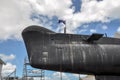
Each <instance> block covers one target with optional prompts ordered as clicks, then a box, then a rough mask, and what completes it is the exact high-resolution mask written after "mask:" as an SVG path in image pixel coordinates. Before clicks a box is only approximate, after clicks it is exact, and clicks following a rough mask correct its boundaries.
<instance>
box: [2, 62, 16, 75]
mask: <svg viewBox="0 0 120 80" xmlns="http://www.w3.org/2000/svg"><path fill="white" fill-rule="evenodd" d="M15 69H16V65H13V64H11V63H6V65H3V68H2V75H3V76H8V75H9V74H10V73H12V72H13V71H15Z"/></svg>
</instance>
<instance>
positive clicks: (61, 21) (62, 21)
mask: <svg viewBox="0 0 120 80" xmlns="http://www.w3.org/2000/svg"><path fill="white" fill-rule="evenodd" d="M58 23H63V24H64V25H65V27H64V34H66V21H65V20H59V21H58Z"/></svg>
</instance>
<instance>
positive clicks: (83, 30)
mask: <svg viewBox="0 0 120 80" xmlns="http://www.w3.org/2000/svg"><path fill="white" fill-rule="evenodd" d="M86 31H87V29H81V30H80V31H79V32H80V33H82V32H86Z"/></svg>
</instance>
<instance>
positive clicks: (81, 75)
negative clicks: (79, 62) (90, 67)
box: [73, 74, 88, 78]
mask: <svg viewBox="0 0 120 80" xmlns="http://www.w3.org/2000/svg"><path fill="white" fill-rule="evenodd" d="M73 76H75V77H79V76H80V78H85V77H87V76H88V75H85V74H73Z"/></svg>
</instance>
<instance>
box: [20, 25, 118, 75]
mask: <svg viewBox="0 0 120 80" xmlns="http://www.w3.org/2000/svg"><path fill="white" fill-rule="evenodd" d="M22 36H23V39H24V42H25V45H26V49H27V52H28V57H29V61H30V64H31V66H33V67H35V68H40V69H46V70H54V71H63V72H71V73H79V74H80V73H81V74H94V75H115V76H116V75H117V76H119V75H120V62H119V61H120V39H116V38H108V37H102V38H100V39H99V40H97V41H94V42H87V41H86V39H87V38H89V37H90V36H89V35H75V34H61V33H55V32H53V31H50V30H47V29H45V28H42V27H38V26H30V27H28V28H26V29H25V30H24V31H23V33H22Z"/></svg>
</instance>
